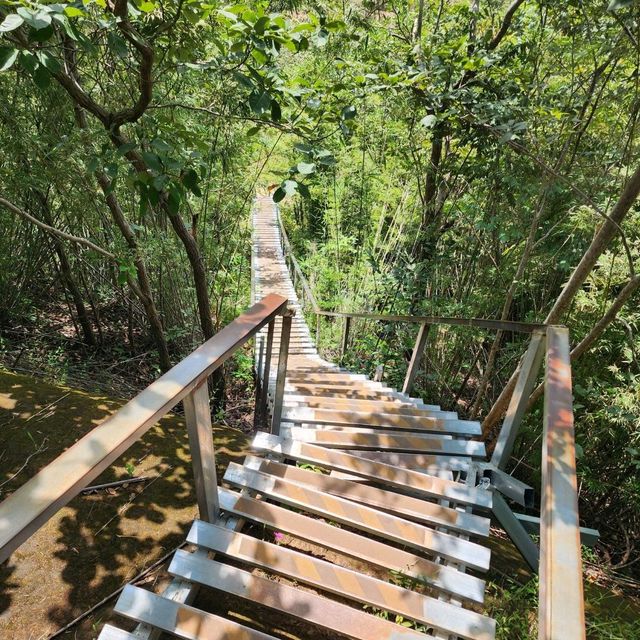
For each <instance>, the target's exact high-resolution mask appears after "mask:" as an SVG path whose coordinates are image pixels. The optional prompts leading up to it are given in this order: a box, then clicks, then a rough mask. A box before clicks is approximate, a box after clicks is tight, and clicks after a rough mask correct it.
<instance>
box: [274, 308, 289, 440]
mask: <svg viewBox="0 0 640 640" xmlns="http://www.w3.org/2000/svg"><path fill="white" fill-rule="evenodd" d="M294 313H295V311H294V309H292V308H288V309H287V310H286V311H285V312H284V314H283V315H282V333H281V335H280V352H279V354H278V373H277V375H276V385H275V391H274V394H273V413H272V418H271V433H272V434H273V435H275V436H277V435H280V421H281V419H282V403H283V399H284V385H285V380H286V377H287V359H288V357H289V338H290V337H291V322H292V320H293V316H294Z"/></svg>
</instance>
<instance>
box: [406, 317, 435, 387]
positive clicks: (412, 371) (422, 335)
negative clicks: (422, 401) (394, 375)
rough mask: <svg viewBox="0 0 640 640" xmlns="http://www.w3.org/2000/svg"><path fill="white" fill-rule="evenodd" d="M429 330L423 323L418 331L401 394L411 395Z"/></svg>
mask: <svg viewBox="0 0 640 640" xmlns="http://www.w3.org/2000/svg"><path fill="white" fill-rule="evenodd" d="M429 329H431V325H430V324H427V323H426V322H423V323H422V324H421V325H420V329H418V337H417V338H416V344H415V346H414V347H413V353H412V354H411V362H409V368H408V369H407V375H406V377H405V379H404V384H403V385H402V393H411V387H413V383H414V381H415V379H416V376H417V375H418V370H419V369H420V362H421V361H422V354H423V353H424V346H425V344H426V343H427V338H428V337H429Z"/></svg>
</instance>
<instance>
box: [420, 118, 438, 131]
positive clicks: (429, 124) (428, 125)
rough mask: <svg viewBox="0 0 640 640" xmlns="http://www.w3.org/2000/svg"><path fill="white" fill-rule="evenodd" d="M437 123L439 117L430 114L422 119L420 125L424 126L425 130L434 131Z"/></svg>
mask: <svg viewBox="0 0 640 640" xmlns="http://www.w3.org/2000/svg"><path fill="white" fill-rule="evenodd" d="M437 121H438V118H437V116H434V115H433V114H430V115H428V116H425V117H424V118H422V120H420V125H421V126H423V127H424V128H425V129H433V127H434V126H435V124H436V122H437Z"/></svg>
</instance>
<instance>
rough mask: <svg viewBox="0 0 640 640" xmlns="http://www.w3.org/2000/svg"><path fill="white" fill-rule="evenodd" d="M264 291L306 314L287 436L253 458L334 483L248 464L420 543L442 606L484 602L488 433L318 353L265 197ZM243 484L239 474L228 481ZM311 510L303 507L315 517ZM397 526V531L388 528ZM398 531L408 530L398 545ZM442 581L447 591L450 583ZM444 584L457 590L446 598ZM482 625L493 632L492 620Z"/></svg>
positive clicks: (260, 270)
mask: <svg viewBox="0 0 640 640" xmlns="http://www.w3.org/2000/svg"><path fill="white" fill-rule="evenodd" d="M254 287H255V289H254V290H255V298H256V299H259V298H261V297H262V296H264V295H266V294H267V293H279V294H281V295H284V296H287V297H288V298H289V299H290V301H291V306H292V307H293V308H294V309H295V312H296V315H295V317H294V320H293V324H292V342H291V349H290V356H289V362H288V369H287V380H286V387H285V395H284V401H283V407H284V408H283V413H282V425H281V431H280V437H274V436H271V435H267V434H262V433H261V434H258V436H257V437H256V438H255V441H254V448H256V449H258V450H261V451H263V452H265V453H266V454H268V455H270V456H272V457H275V458H278V459H279V460H281V461H284V460H293V461H296V462H297V463H298V464H300V463H303V464H307V465H314V467H316V468H317V470H323V471H324V472H325V473H324V474H322V473H316V474H314V473H312V472H309V471H302V470H301V469H300V468H299V467H294V466H291V465H284V464H282V463H281V462H276V461H267V460H260V459H257V458H256V459H251V460H249V466H250V467H251V468H252V469H258V468H259V469H262V470H263V471H264V472H265V473H270V474H274V475H275V476H277V477H278V478H279V480H280V482H281V483H282V480H285V481H286V480H288V481H289V483H294V484H295V485H296V487H295V489H298V488H299V485H300V484H303V485H305V486H307V487H313V490H314V491H317V492H318V493H319V495H318V496H317V499H318V500H319V501H321V502H322V501H328V500H329V501H330V498H329V497H328V495H330V496H336V497H340V498H341V499H343V500H345V499H346V500H348V501H349V502H347V503H346V505H348V506H349V508H350V509H352V510H354V511H355V512H356V513H355V515H354V516H353V517H352V518H349V519H347V520H346V521H345V524H348V525H349V526H353V527H354V528H358V529H360V530H362V531H366V532H368V533H372V534H373V535H377V536H382V537H384V538H385V539H386V540H387V541H390V542H396V543H401V544H408V545H409V546H411V541H412V540H415V543H414V549H416V550H419V551H420V552H421V553H426V554H427V556H430V561H431V562H433V564H432V565H429V571H428V572H425V573H424V574H421V579H422V578H424V577H425V576H431V577H430V578H427V579H426V582H427V583H429V584H430V586H432V587H435V591H434V595H436V596H437V597H438V598H439V600H440V601H448V602H450V603H452V604H456V605H465V600H466V599H468V600H471V601H474V602H476V603H479V602H482V601H483V589H484V583H483V582H482V581H481V580H479V579H477V578H474V577H473V576H471V575H469V574H466V573H464V572H465V571H466V569H467V568H470V569H475V570H481V571H482V570H486V569H487V568H488V566H489V552H488V551H487V549H485V548H484V547H482V546H481V545H480V544H478V543H476V542H472V540H474V539H476V538H483V537H485V536H487V535H488V533H489V520H488V518H487V517H485V516H484V515H477V514H476V513H474V512H473V511H474V510H476V509H480V510H485V509H487V508H488V507H490V505H491V494H490V493H489V492H486V491H484V490H482V489H479V488H477V487H476V486H475V484H476V482H475V481H476V470H475V466H474V459H476V458H478V459H483V458H484V455H485V450H484V444H483V443H482V442H477V441H474V440H471V438H473V437H475V436H478V435H480V424H479V423H478V422H475V421H467V420H459V419H458V416H457V414H456V413H455V412H450V411H442V410H441V408H440V407H439V406H437V405H427V404H424V403H423V402H422V401H421V400H419V399H416V398H412V397H410V396H407V395H405V394H402V393H400V392H398V391H396V390H395V389H392V388H390V387H388V386H385V385H384V384H383V383H380V382H374V381H371V380H368V379H367V378H366V377H365V376H363V375H358V374H353V373H350V372H349V371H346V370H344V369H341V368H340V367H338V366H336V365H335V364H333V363H330V362H327V361H326V360H324V359H323V358H322V357H321V356H320V355H319V354H318V352H317V350H316V347H315V344H314V342H313V340H312V337H311V334H310V331H309V328H308V327H307V325H306V322H305V320H304V317H303V314H302V309H301V307H300V305H299V302H298V298H297V296H296V293H295V290H294V286H293V283H292V281H291V278H290V274H289V272H288V270H287V266H286V263H285V259H284V255H283V253H282V250H281V240H280V229H279V226H278V220H277V210H276V206H275V205H274V203H273V201H272V200H271V198H269V197H265V196H263V197H258V198H257V200H256V206H255V211H254ZM277 329H279V326H278V328H277ZM275 335H276V336H277V335H278V330H276V334H275ZM262 339H266V330H265V331H264V332H263V334H262ZM276 353H277V350H276V349H275V348H274V354H276ZM275 357H277V356H276V355H274V358H275ZM271 370H272V376H270V377H272V381H271V382H272V384H273V367H272V368H271ZM246 466H247V464H245V467H246ZM233 473H234V471H233V469H231V470H230V472H229V473H228V477H232V476H233ZM241 486H245V487H247V486H249V485H248V484H247V483H245V484H244V485H241ZM253 487H254V488H256V487H257V485H256V484H254V485H253ZM287 491H292V487H291V486H290V485H287V484H286V483H282V484H279V485H276V486H275V487H273V488H272V489H271V493H270V494H269V497H271V496H272V495H273V494H274V493H277V492H280V493H278V495H280V496H281V498H283V499H285V498H287V497H288V494H287ZM327 494H328V495H327ZM305 497H306V498H308V496H305ZM309 502H310V500H308V499H307V500H306V501H305V500H302V501H299V502H294V504H296V506H300V507H306V508H308V507H309ZM353 503H357V504H358V505H366V506H363V507H358V506H356V505H355V504H353ZM346 505H344V504H342V503H335V504H334V505H333V507H334V510H333V511H332V510H331V509H324V510H323V511H322V512H321V514H322V515H325V516H327V517H329V518H331V519H334V518H336V512H341V510H344V509H345V507H346ZM359 508H361V509H366V510H368V511H371V510H375V516H374V517H375V518H376V519H377V520H378V521H380V520H381V521H382V522H384V524H383V525H382V526H377V527H371V526H370V524H368V523H367V522H366V519H367V517H371V514H369V513H366V514H364V513H360V514H358V513H357V511H358V509H359ZM388 514H393V515H392V516H389V515H388ZM389 517H391V518H392V520H391V521H390V522H386V520H385V519H386V518H389ZM338 521H340V520H338ZM416 523H420V525H419V526H420V533H419V534H418V538H414V537H413V534H412V533H410V529H411V527H412V526H416ZM378 524H379V522H378ZM396 527H400V528H403V527H408V529H406V530H404V534H403V535H402V536H398V535H397V534H396V533H395V531H394V529H395V528H396ZM418 539H419V540H420V542H419V543H418ZM416 543H417V544H416ZM396 552H397V549H396V548H394V547H389V548H387V549H386V553H387V554H389V555H390V556H393V554H394V553H396ZM443 572H444V574H446V579H445V580H444V582H443V581H442V580H440V578H442V577H443ZM411 574H412V572H409V575H411ZM414 575H415V574H414ZM434 577H436V579H435V581H434V579H433V578H434ZM466 581H468V582H466ZM444 583H446V584H447V585H449V586H451V585H453V584H454V583H456V585H457V586H456V587H455V588H453V589H448V588H444V589H443V588H442V587H443V584H444ZM463 583H466V584H465V586H463ZM467 587H470V589H471V590H466V588H467ZM474 589H475V591H474ZM472 592H473V594H472ZM461 614H462V611H460V615H461ZM452 615H453V614H452ZM483 620H484V621H485V622H486V623H487V624H488V623H489V622H491V624H490V625H489V627H491V628H493V627H492V625H493V623H492V621H489V620H487V619H483ZM489 627H488V626H486V625H484V627H483V630H482V631H480V628H478V629H477V630H476V631H473V630H470V629H468V630H467V632H466V633H467V635H464V634H460V637H470V638H472V637H473V638H476V637H478V638H479V637H491V636H492V633H493V632H492V631H489V630H488V629H489ZM432 631H433V632H434V633H436V637H442V638H447V637H449V632H451V631H452V629H451V628H448V627H446V626H445V627H444V628H443V629H442V630H438V629H437V627H434V628H433V630H432Z"/></svg>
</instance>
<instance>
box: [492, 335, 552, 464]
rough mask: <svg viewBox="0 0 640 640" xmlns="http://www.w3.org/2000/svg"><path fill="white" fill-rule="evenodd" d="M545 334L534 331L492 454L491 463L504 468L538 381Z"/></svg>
mask: <svg viewBox="0 0 640 640" xmlns="http://www.w3.org/2000/svg"><path fill="white" fill-rule="evenodd" d="M544 345H545V334H544V332H543V331H534V332H533V334H532V336H531V341H530V342H529V346H528V348H527V352H526V353H525V355H524V358H523V360H522V366H521V367H520V372H519V373H518V379H517V381H516V386H515V389H514V391H513V395H512V396H511V400H510V402H509V408H508V409H507V414H506V416H505V418H504V421H503V423H502V427H501V428H500V433H499V434H498V439H497V441H496V446H495V448H494V450H493V454H492V456H491V464H493V465H495V466H496V467H498V469H504V468H505V467H506V466H507V463H508V462H509V458H510V457H511V451H512V450H513V445H514V444H515V441H516V438H517V436H518V432H519V431H520V423H521V422H522V418H523V416H524V414H525V412H526V410H527V404H528V402H529V396H530V395H531V392H532V391H533V387H534V385H535V383H536V380H537V377H538V372H539V371H540V365H541V364H542V356H543V355H544Z"/></svg>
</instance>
